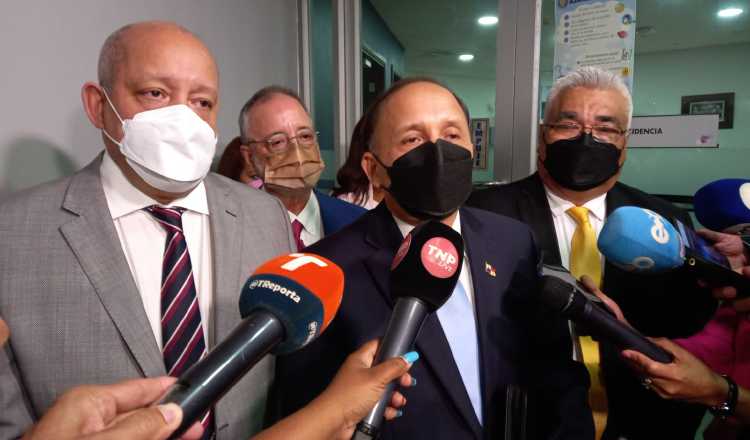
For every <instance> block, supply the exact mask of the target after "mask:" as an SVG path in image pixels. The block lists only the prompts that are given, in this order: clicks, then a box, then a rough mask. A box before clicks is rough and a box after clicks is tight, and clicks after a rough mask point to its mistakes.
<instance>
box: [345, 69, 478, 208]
mask: <svg viewBox="0 0 750 440" xmlns="http://www.w3.org/2000/svg"><path fill="white" fill-rule="evenodd" d="M420 82H425V83H430V84H435V85H437V86H439V87H442V88H444V89H445V90H447V91H449V92H450V93H451V95H453V97H454V98H456V102H458V105H459V106H461V110H462V111H463V113H464V116H465V117H466V124H467V126H469V125H470V124H471V119H470V116H469V109H468V107H466V104H464V102H463V101H462V100H461V98H459V97H458V95H456V93H455V92H454V91H453V90H451V89H450V88H448V87H447V86H446V85H445V84H443V83H441V82H440V81H438V80H436V79H434V78H430V77H428V76H412V77H408V78H403V79H401V80H399V81H397V82H395V83H393V85H391V87H389V88H388V89H387V90H386V91H384V92H383V93H381V94H380V96H378V97H377V99H375V101H374V102H373V103H372V104H371V105H370V107H369V108H368V109H367V111H365V114H364V115H362V118H361V119H360V120H359V122H357V125H356V126H355V127H354V131H353V132H352V139H351V141H350V142H349V154H348V155H347V157H346V162H344V165H342V166H341V168H340V169H339V171H338V173H337V174H336V181H337V182H338V184H339V186H338V187H337V188H334V190H333V196H334V197H335V196H338V195H340V194H345V193H354V201H355V202H357V203H359V202H362V201H364V199H365V197H366V195H367V192H368V189H369V188H368V187H369V183H370V181H369V179H368V178H367V175H366V174H365V172H364V171H363V170H362V165H361V162H362V156H363V155H364V154H365V152H366V151H370V144H371V142H372V134H373V132H374V131H375V126H376V125H377V123H378V121H379V119H380V108H381V107H382V106H383V102H385V101H386V100H387V99H388V98H389V97H390V96H391V95H393V94H394V93H396V92H398V91H399V90H401V89H403V88H404V87H406V86H408V85H411V84H415V83H420ZM469 131H471V130H469Z"/></svg>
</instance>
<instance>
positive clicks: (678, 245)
mask: <svg viewBox="0 0 750 440" xmlns="http://www.w3.org/2000/svg"><path fill="white" fill-rule="evenodd" d="M597 244H598V246H599V251H600V252H601V253H602V254H603V255H604V256H605V257H606V258H607V261H609V262H610V263H612V264H614V265H615V266H617V267H620V268H621V269H624V270H627V271H631V272H661V271H665V270H669V269H674V268H676V267H679V266H682V264H683V263H684V258H685V249H684V247H683V244H682V241H681V240H680V238H679V235H678V233H677V230H676V229H675V228H674V226H672V224H671V223H670V222H669V221H667V220H666V219H665V218H664V217H662V216H661V215H659V214H657V213H655V212H653V211H651V210H648V209H644V208H639V207H636V206H622V207H620V208H617V209H616V210H615V211H614V212H612V213H611V214H610V215H608V216H607V221H606V222H604V226H603V227H602V231H601V232H600V233H599V240H598V243H597Z"/></svg>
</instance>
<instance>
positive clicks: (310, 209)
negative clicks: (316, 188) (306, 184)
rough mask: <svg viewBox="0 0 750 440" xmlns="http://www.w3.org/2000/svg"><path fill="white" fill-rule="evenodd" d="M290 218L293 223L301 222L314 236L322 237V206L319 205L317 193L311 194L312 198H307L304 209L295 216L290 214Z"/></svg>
mask: <svg viewBox="0 0 750 440" xmlns="http://www.w3.org/2000/svg"><path fill="white" fill-rule="evenodd" d="M289 218H290V219H291V221H294V220H295V219H296V220H299V222H300V223H302V227H303V228H305V231H307V232H309V233H311V234H313V235H318V236H322V235H323V234H321V231H320V221H319V219H320V204H318V198H317V197H315V192H310V197H308V198H307V203H305V207H304V208H302V211H300V213H299V214H297V215H294V214H293V213H291V212H289Z"/></svg>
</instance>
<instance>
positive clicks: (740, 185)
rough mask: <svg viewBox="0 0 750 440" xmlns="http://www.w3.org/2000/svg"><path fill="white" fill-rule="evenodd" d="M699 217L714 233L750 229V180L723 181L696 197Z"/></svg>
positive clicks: (696, 214) (705, 186)
mask: <svg viewBox="0 0 750 440" xmlns="http://www.w3.org/2000/svg"><path fill="white" fill-rule="evenodd" d="M693 206H694V207H695V217H696V218H697V219H698V221H699V222H701V224H702V225H703V226H705V227H707V228H709V229H713V230H714V231H725V230H727V231H728V232H736V230H738V229H742V228H743V227H745V226H749V225H750V180H748V179H720V180H716V181H714V182H711V183H709V184H706V185H704V186H703V187H702V188H701V189H699V190H698V191H697V192H696V193H695V197H693Z"/></svg>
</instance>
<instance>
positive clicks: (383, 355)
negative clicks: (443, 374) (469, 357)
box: [352, 221, 464, 440]
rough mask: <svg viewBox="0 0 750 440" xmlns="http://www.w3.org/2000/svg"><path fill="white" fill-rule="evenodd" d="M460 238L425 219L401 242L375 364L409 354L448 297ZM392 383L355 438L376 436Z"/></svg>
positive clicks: (458, 258)
mask: <svg viewBox="0 0 750 440" xmlns="http://www.w3.org/2000/svg"><path fill="white" fill-rule="evenodd" d="M463 250H464V245H463V240H462V239H461V235H460V234H459V233H458V232H456V231H454V230H453V229H452V228H451V227H449V226H447V225H444V224H443V223H440V222H437V221H428V222H425V223H422V224H420V225H418V226H417V227H415V228H414V229H413V230H412V231H411V232H410V233H409V234H408V235H407V236H406V238H405V239H404V241H403V242H402V243H401V246H400V247H399V248H398V251H396V255H395V257H394V258H393V263H392V264H391V278H390V294H391V297H392V298H393V299H394V301H395V305H394V307H393V313H392V314H391V319H390V321H389V322H388V327H387V328H386V330H385V335H384V336H383V340H382V341H381V344H380V347H379V348H378V352H377V354H376V355H375V361H374V364H375V365H377V364H380V363H381V362H382V361H383V360H385V359H389V358H392V357H395V356H401V355H403V354H404V353H406V352H407V351H409V350H410V349H411V347H412V345H414V341H416V339H417V335H418V334H419V330H420V329H421V328H422V324H424V322H425V320H426V319H427V317H428V316H429V314H430V313H432V312H434V311H435V310H437V309H438V308H439V307H440V306H442V305H443V304H445V302H446V301H447V300H448V298H450V296H451V294H452V293H453V289H454V288H455V287H456V282H458V277H459V275H460V273H461V265H462V263H463V254H464V253H463ZM394 386H395V384H393V383H391V384H389V385H388V386H387V387H386V389H385V393H383V395H382V397H381V398H380V400H379V401H378V402H377V403H376V404H375V407H374V408H373V409H372V411H370V413H369V414H368V415H367V417H365V418H364V419H362V421H361V422H360V423H359V424H358V425H357V430H356V432H355V433H354V436H353V437H352V438H353V439H355V440H366V439H373V438H377V437H378V435H379V433H380V426H381V424H382V423H383V416H384V413H385V409H386V402H387V400H388V399H389V396H390V394H391V392H392V391H393V388H394Z"/></svg>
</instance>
